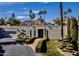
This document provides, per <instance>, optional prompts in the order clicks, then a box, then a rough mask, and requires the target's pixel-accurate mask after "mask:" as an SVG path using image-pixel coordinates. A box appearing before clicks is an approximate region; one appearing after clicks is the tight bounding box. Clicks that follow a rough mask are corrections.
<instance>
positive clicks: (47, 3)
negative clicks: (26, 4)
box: [40, 2, 50, 4]
mask: <svg viewBox="0 0 79 59" xmlns="http://www.w3.org/2000/svg"><path fill="white" fill-rule="evenodd" d="M48 3H50V2H41V3H40V4H48Z"/></svg>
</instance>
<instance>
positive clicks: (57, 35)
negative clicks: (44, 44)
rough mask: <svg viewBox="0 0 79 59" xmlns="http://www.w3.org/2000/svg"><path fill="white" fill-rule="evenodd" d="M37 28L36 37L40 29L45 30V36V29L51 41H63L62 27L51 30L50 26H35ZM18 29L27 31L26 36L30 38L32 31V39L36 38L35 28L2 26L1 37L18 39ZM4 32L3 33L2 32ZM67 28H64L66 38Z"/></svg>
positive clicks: (0, 29)
mask: <svg viewBox="0 0 79 59" xmlns="http://www.w3.org/2000/svg"><path fill="white" fill-rule="evenodd" d="M35 28H36V37H38V29H43V34H45V29H46V31H48V38H49V39H61V27H60V26H54V25H53V26H51V29H50V28H49V27H48V26H35ZM17 29H19V30H26V35H27V36H28V37H30V30H31V31H32V37H34V28H33V27H28V26H25V27H24V26H23V27H16V26H0V33H1V32H2V34H0V36H1V35H4V36H6V35H9V36H11V38H16V37H17ZM2 30H3V31H2ZM10 31H14V32H15V33H10ZM66 33H67V32H66V26H64V37H65V35H66Z"/></svg>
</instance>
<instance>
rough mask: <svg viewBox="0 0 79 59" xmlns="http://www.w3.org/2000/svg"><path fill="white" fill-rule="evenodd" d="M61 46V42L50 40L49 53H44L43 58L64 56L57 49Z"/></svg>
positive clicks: (48, 44)
mask: <svg viewBox="0 0 79 59" xmlns="http://www.w3.org/2000/svg"><path fill="white" fill-rule="evenodd" d="M58 45H59V42H57V40H50V41H48V42H47V52H46V53H42V55H43V56H63V55H62V54H60V53H59V52H58V51H57V49H56V47H57V46H58Z"/></svg>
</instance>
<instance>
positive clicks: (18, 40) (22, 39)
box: [16, 38, 28, 43]
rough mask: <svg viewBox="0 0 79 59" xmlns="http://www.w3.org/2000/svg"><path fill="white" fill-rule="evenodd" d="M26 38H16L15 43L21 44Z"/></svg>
mask: <svg viewBox="0 0 79 59" xmlns="http://www.w3.org/2000/svg"><path fill="white" fill-rule="evenodd" d="M27 39H28V38H17V39H16V42H19V43H22V42H25V40H27Z"/></svg>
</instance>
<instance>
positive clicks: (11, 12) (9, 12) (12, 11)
mask: <svg viewBox="0 0 79 59" xmlns="http://www.w3.org/2000/svg"><path fill="white" fill-rule="evenodd" d="M12 12H14V10H12V11H8V12H6V13H7V14H9V13H12Z"/></svg>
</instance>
